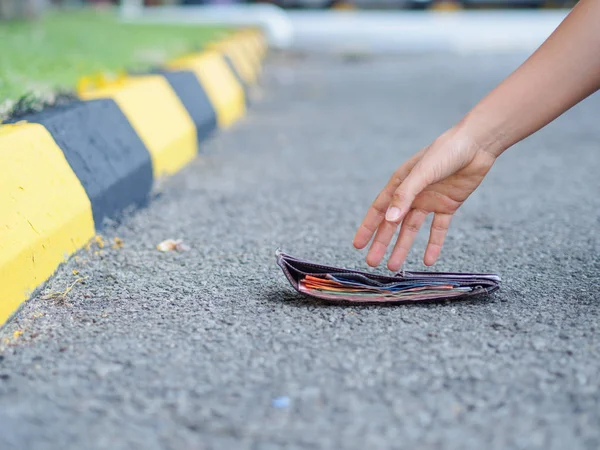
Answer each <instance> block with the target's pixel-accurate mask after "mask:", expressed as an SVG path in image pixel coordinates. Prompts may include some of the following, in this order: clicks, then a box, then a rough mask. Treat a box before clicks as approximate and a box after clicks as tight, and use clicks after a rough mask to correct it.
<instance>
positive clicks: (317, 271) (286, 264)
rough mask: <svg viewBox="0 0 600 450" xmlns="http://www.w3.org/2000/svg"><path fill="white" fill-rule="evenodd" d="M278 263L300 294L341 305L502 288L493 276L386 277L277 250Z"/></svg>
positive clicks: (433, 297) (433, 274)
mask: <svg viewBox="0 0 600 450" xmlns="http://www.w3.org/2000/svg"><path fill="white" fill-rule="evenodd" d="M275 256H276V258H277V264H278V265H279V267H281V269H282V270H283V273H284V274H285V276H286V277H287V279H288V281H289V282H290V284H291V285H292V287H293V288H294V289H296V291H298V292H300V293H302V294H306V295H308V296H310V297H315V298H319V299H321V300H326V301H332V302H340V303H348V302H351V303H409V302H422V301H439V300H459V299H464V298H466V297H472V296H475V295H481V294H490V293H492V292H494V291H496V290H497V289H499V287H500V281H501V279H500V276H499V275H496V274H492V273H453V272H407V271H402V272H398V273H396V274H390V275H382V274H374V273H369V272H364V271H360V270H351V269H344V268H339V267H332V266H327V265H323V264H317V263H314V262H311V261H308V260H304V259H300V258H297V257H294V256H291V255H288V254H285V253H283V252H281V251H280V250H277V252H276V254H275Z"/></svg>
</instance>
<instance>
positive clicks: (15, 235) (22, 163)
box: [0, 124, 94, 325]
mask: <svg viewBox="0 0 600 450" xmlns="http://www.w3.org/2000/svg"><path fill="white" fill-rule="evenodd" d="M0 167H2V176H1V177H0V212H1V215H0V286H1V288H0V325H2V324H3V323H4V322H5V321H6V319H8V317H9V316H10V315H11V314H12V313H14V312H15V311H16V310H17V308H18V307H19V306H20V304H21V303H22V302H23V301H25V300H27V299H28V298H29V296H30V294H31V292H32V291H33V290H34V289H35V288H37V287H38V286H40V285H41V284H42V283H43V282H45V281H46V280H47V279H48V278H49V277H50V276H51V275H52V274H53V273H54V271H55V270H56V268H57V267H58V266H59V265H60V264H61V263H62V262H64V261H65V260H66V259H67V257H68V256H70V255H71V254H73V253H74V252H75V251H77V250H78V249H79V248H81V247H82V246H83V245H85V243H86V242H87V241H88V240H89V239H91V238H92V237H93V236H94V219H93V217H92V206H91V204H90V201H89V199H88V197H87V195H86V193H85V191H84V189H83V187H82V185H81V183H80V182H79V180H78V179H77V177H76V176H75V174H74V173H73V170H72V169H71V167H70V166H69V163H68V162H67V160H66V159H65V157H64V155H63V152H62V150H61V149H60V148H59V147H58V145H57V144H56V142H55V141H54V139H52V136H51V135H50V133H49V132H48V131H47V130H46V129H45V128H44V127H43V126H42V125H38V124H24V125H3V126H2V127H1V128H0Z"/></svg>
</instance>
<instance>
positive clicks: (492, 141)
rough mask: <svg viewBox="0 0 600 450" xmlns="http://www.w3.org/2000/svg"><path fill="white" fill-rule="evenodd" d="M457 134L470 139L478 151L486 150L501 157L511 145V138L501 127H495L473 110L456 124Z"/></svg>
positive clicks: (464, 138)
mask: <svg viewBox="0 0 600 450" xmlns="http://www.w3.org/2000/svg"><path fill="white" fill-rule="evenodd" d="M454 129H455V133H456V136H458V137H459V139H461V140H468V141H469V142H470V143H471V145H472V146H473V147H475V149H476V150H477V151H484V152H486V153H489V154H491V155H493V156H494V157H495V158H497V157H499V156H500V155H501V154H502V153H504V151H506V150H507V149H508V148H509V147H510V146H511V143H510V139H509V137H508V133H506V131H502V129H501V127H495V126H494V125H493V124H492V123H490V121H488V120H486V119H484V118H482V117H479V116H478V115H477V114H475V113H474V112H473V111H471V112H470V113H468V114H467V115H466V116H465V117H463V118H462V119H461V120H460V122H458V123H457V124H456V125H455V126H454Z"/></svg>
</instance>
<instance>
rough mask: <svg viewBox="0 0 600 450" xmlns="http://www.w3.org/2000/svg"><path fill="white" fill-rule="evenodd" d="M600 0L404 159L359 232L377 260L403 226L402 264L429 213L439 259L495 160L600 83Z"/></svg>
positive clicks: (395, 257) (359, 240) (393, 262)
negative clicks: (452, 228) (452, 224)
mask: <svg viewBox="0 0 600 450" xmlns="http://www.w3.org/2000/svg"><path fill="white" fill-rule="evenodd" d="M599 21H600V1H599V0H580V1H579V3H578V4H577V5H576V6H575V7H574V8H573V9H572V10H571V12H570V13H569V15H568V16H567V17H566V18H565V20H564V21H563V22H562V23H561V24H560V26H559V27H558V28H557V29H556V30H555V31H554V32H553V33H552V35H551V36H550V37H549V38H548V39H547V40H546V41H545V42H544V43H543V44H542V45H541V46H540V48H538V49H537V50H536V51H535V53H533V54H532V55H531V56H530V57H529V58H528V59H527V60H526V61H525V62H524V63H523V64H522V65H521V66H520V67H519V68H518V69H517V70H516V71H514V72H513V73H512V74H511V75H510V76H508V77H507V78H506V79H505V80H504V81H502V83H500V84H499V85H498V86H497V87H496V88H495V89H494V90H492V91H491V92H490V93H489V94H488V95H487V96H486V97H485V98H483V99H482V100H481V101H480V102H479V103H478V104H477V105H476V106H475V107H474V108H473V109H472V110H471V111H470V112H469V113H468V114H467V115H466V116H465V117H463V118H462V120H461V121H460V122H459V123H457V124H456V125H455V126H454V127H452V128H451V129H449V130H447V131H446V132H445V133H444V134H442V135H441V136H439V137H438V138H437V139H435V141H433V142H432V143H431V144H430V145H429V146H427V147H425V148H424V149H422V150H420V151H419V152H417V153H416V154H415V155H413V156H412V157H411V158H410V159H409V160H408V161H406V162H405V163H404V164H402V165H401V166H400V167H399V168H398V169H397V170H396V171H395V172H394V174H393V175H392V177H391V178H390V180H389V181H388V183H387V185H386V186H385V187H384V188H383V190H382V191H381V192H380V193H379V195H378V196H377V198H376V199H375V201H374V202H373V203H372V205H371V207H370V208H369V210H368V211H367V214H366V216H365V218H364V220H363V222H362V223H361V224H360V226H359V228H358V230H357V232H356V235H355V237H354V242H353V243H354V246H355V247H356V248H357V249H362V248H365V247H366V246H367V245H368V244H369V242H371V241H372V243H371V246H370V248H369V251H368V254H367V258H366V260H367V264H369V265H370V266H372V267H376V266H378V265H379V264H380V263H381V261H382V260H383V258H384V256H385V253H386V251H387V249H388V246H389V245H390V243H391V242H392V238H393V237H394V235H395V233H396V231H397V229H398V227H399V226H400V233H399V234H398V238H397V240H396V243H395V245H394V248H393V250H392V253H391V255H390V258H389V260H388V263H387V266H388V269H390V270H392V271H398V270H400V268H401V267H402V264H403V263H404V261H405V259H406V256H407V255H408V252H409V250H410V248H411V246H412V244H413V241H414V239H415V237H416V235H417V233H418V231H419V229H420V228H421V226H422V225H423V222H424V221H425V219H426V217H427V216H428V215H429V214H434V217H433V221H432V224H431V230H430V235H429V243H428V245H427V248H426V250H425V255H424V258H423V262H424V263H425V264H426V265H428V266H431V265H433V264H434V263H435V262H436V260H437V259H438V257H439V255H440V252H441V249H442V245H443V243H444V239H445V237H446V234H447V232H448V227H449V226H450V222H451V220H452V217H453V216H454V213H455V212H456V211H457V210H458V208H459V207H460V206H461V205H462V204H463V203H464V202H465V200H467V198H468V197H469V196H470V195H471V194H472V193H473V191H474V190H475V189H477V187H478V186H479V185H480V184H481V182H482V181H483V178H484V177H485V176H486V174H487V173H488V172H489V171H490V169H491V168H492V166H493V165H494V162H495V161H496V159H497V158H498V157H499V156H500V155H501V154H502V153H503V152H505V151H506V150H507V149H509V148H510V147H512V146H513V145H514V144H516V143H517V142H519V141H521V140H523V139H525V138H526V137H528V136H530V135H531V134H533V133H535V132H536V131H538V130H540V129H541V128H543V127H544V126H546V125H547V124H548V123H550V122H552V121H553V120H554V119H556V118H557V117H559V116H560V115H561V114H563V113H564V112H566V111H567V110H569V109H570V108H572V107H573V106H574V105H576V104H577V103H579V102H581V101H582V100H584V99H585V98H587V97H588V96H590V95H592V94H593V93H594V92H596V91H597V90H599V89H600V27H599V26H598V22H599Z"/></svg>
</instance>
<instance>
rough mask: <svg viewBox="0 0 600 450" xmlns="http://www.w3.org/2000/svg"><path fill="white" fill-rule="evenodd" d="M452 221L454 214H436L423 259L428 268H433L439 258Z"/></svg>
mask: <svg viewBox="0 0 600 450" xmlns="http://www.w3.org/2000/svg"><path fill="white" fill-rule="evenodd" d="M451 221H452V214H436V215H435V216H434V218H433V221H432V223H431V231H430V233H429V242H428V244H427V249H426V250H425V256H424V258H423V262H424V263H425V265H426V266H432V265H433V264H435V262H436V261H437V259H438V258H439V256H440V252H441V251H442V246H443V245H444V240H445V239H446V234H447V233H448V227H450V222H451Z"/></svg>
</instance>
